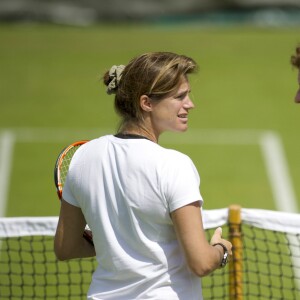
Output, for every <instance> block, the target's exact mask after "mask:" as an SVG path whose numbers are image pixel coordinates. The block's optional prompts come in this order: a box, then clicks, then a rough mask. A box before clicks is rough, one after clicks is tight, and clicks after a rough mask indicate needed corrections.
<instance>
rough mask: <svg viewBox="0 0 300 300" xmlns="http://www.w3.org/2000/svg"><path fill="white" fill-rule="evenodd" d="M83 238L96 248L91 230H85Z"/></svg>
mask: <svg viewBox="0 0 300 300" xmlns="http://www.w3.org/2000/svg"><path fill="white" fill-rule="evenodd" d="M83 237H84V238H85V239H86V240H87V241H88V242H89V243H90V244H91V245H93V246H94V242H93V233H92V231H91V230H88V229H85V230H84V232H83Z"/></svg>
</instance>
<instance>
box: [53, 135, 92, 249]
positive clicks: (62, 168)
mask: <svg viewBox="0 0 300 300" xmlns="http://www.w3.org/2000/svg"><path fill="white" fill-rule="evenodd" d="M86 142H88V140H82V141H78V142H75V143H72V144H70V145H69V146H67V147H65V148H64V149H63V150H62V151H61V152H60V154H59V155H58V157H57V159H56V163H55V167H54V183H55V186H56V192H57V196H58V198H59V200H61V199H62V193H63V188H64V185H65V182H66V177H67V174H68V170H69V166H70V163H71V160H72V157H73V155H74V153H75V152H76V151H77V149H78V148H79V147H80V146H82V145H83V144H85V143H86ZM83 237H84V238H85V239H86V240H87V241H88V242H90V243H91V244H94V243H93V234H92V232H91V230H90V229H89V227H88V226H87V227H86V228H85V230H84V233H83Z"/></svg>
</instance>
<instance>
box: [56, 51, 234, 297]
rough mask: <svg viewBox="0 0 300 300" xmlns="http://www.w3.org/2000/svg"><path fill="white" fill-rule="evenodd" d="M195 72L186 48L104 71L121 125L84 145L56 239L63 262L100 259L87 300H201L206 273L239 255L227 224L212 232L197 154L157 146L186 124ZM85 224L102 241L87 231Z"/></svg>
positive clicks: (73, 171)
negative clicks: (209, 232)
mask: <svg viewBox="0 0 300 300" xmlns="http://www.w3.org/2000/svg"><path fill="white" fill-rule="evenodd" d="M197 69H198V66H197V64H196V62H195V61H194V60H193V59H192V58H189V57H187V56H185V55H178V54H175V53H170V52H151V53H146V54H142V55H140V56H138V57H135V58H133V59H132V60H131V61H130V62H129V63H128V64H127V65H126V66H123V65H119V66H113V67H112V68H111V69H110V70H109V71H107V72H106V73H105V75H104V77H103V82H104V84H105V85H106V86H107V93H108V94H115V109H116V111H117V113H118V114H119V115H120V116H121V123H120V127H119V130H118V131H117V133H116V134H115V135H106V136H102V137H99V138H97V139H94V140H92V141H89V142H88V143H86V144H84V145H83V146H81V147H80V148H79V149H78V150H77V151H76V153H75V155H74V157H73V159H72V162H71V164H70V168H69V173H68V176H67V179H66V183H65V187H64V191H63V200H62V202H61V210H60V215H59V222H58V227H57V231H56V235H55V241H54V249H55V254H56V256H57V258H58V259H59V260H66V259H72V258H81V257H91V256H96V258H97V262H98V266H97V268H96V270H95V272H94V274H93V276H92V282H91V285H90V288H89V291H88V295H87V298H88V299H117V300H122V299H127V300H128V299H168V300H172V299H174V300H175V299H186V300H193V299H197V300H199V299H202V287H201V279H200V277H203V276H206V275H208V274H210V273H211V272H213V271H214V270H216V269H218V268H220V267H224V266H225V265H226V263H227V261H228V258H229V257H230V256H231V255H232V245H231V243H230V242H229V241H227V240H225V239H224V238H222V228H221V227H219V228H217V229H216V230H215V232H214V234H213V235H212V237H211V240H210V242H208V241H207V239H206V235H205V231H204V229H203V220H202V211H201V210H202V204H203V199H202V196H201V194H200V190H199V186H200V177H199V174H198V171H197V170H196V167H195V165H194V164H193V162H192V160H191V159H190V158H189V157H188V156H187V155H185V154H183V153H181V152H178V151H176V150H173V149H166V148H164V147H162V146H160V145H159V144H158V140H159V137H160V135H161V134H162V133H163V132H165V131H172V132H184V131H186V130H187V129H188V119H189V112H190V110H191V109H193V108H194V103H193V102H192V100H191V98H190V92H191V87H190V83H189V78H188V75H190V74H192V73H196V71H197ZM103 113H105V112H103ZM86 224H89V227H90V229H91V231H92V234H93V243H94V246H93V245H91V244H90V243H88V242H87V241H86V240H85V239H83V238H82V234H83V232H84V230H85V226H86Z"/></svg>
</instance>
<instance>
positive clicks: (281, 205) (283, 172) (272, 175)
mask: <svg viewBox="0 0 300 300" xmlns="http://www.w3.org/2000/svg"><path fill="white" fill-rule="evenodd" d="M260 146H261V150H262V153H263V157H264V162H265V164H266V169H267V173H268V177H269V181H270V185H271V187H272V191H273V197H274V200H275V204H276V208H277V210H279V211H284V212H292V213H297V212H298V206H297V200H296V196H295V192H294V189H293V186H292V180H291V177H290V174H289V171H288V163H287V161H286V157H285V155H284V149H283V145H282V142H281V140H280V138H279V136H278V135H277V134H275V133H273V132H266V133H264V134H262V135H261V139H260Z"/></svg>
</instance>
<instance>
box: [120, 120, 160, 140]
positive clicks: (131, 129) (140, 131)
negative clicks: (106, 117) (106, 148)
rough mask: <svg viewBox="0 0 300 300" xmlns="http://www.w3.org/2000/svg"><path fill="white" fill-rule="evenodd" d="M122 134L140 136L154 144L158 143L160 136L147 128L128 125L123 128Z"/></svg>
mask: <svg viewBox="0 0 300 300" xmlns="http://www.w3.org/2000/svg"><path fill="white" fill-rule="evenodd" d="M120 133H122V134H135V135H140V136H143V137H145V138H147V139H149V140H150V141H152V142H154V143H158V136H156V135H155V134H154V132H153V130H151V129H147V128H146V127H145V126H141V125H133V124H126V125H125V126H123V127H122V128H121V130H120Z"/></svg>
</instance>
